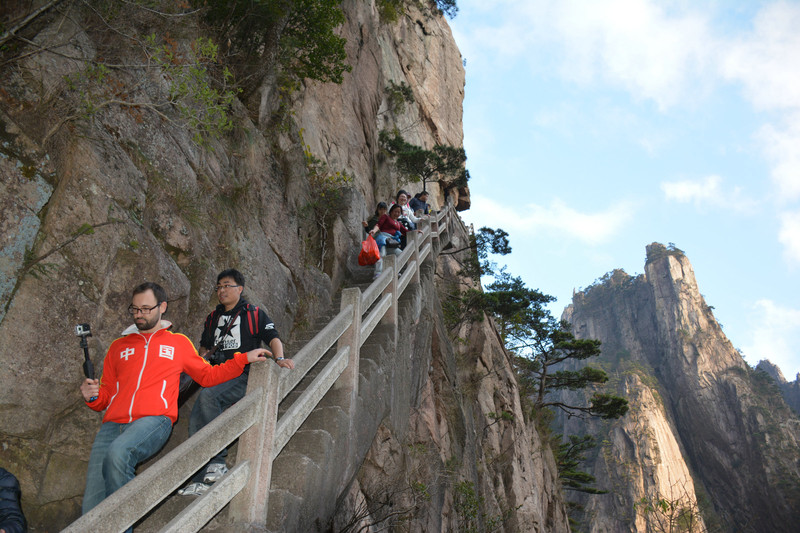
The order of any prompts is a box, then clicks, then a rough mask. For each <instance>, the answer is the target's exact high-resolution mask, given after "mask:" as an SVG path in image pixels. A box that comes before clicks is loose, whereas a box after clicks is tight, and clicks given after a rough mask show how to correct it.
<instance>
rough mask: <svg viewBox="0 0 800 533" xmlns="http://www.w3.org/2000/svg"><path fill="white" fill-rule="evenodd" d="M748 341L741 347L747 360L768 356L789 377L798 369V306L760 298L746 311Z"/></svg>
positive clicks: (799, 330)
mask: <svg viewBox="0 0 800 533" xmlns="http://www.w3.org/2000/svg"><path fill="white" fill-rule="evenodd" d="M748 318H749V324H748V329H749V330H750V331H751V338H750V342H749V343H748V344H747V345H745V346H743V347H742V351H743V352H744V353H745V355H746V356H747V358H748V362H750V364H755V363H757V362H758V361H759V360H761V359H769V360H770V361H771V362H772V363H773V364H776V365H778V367H779V368H780V369H781V372H783V375H784V377H785V378H786V379H787V380H789V381H792V380H793V379H794V377H795V374H797V373H798V372H800V348H798V346H800V309H792V308H789V307H785V306H781V305H779V304H777V303H775V302H773V301H772V300H766V299H765V300H759V301H757V302H756V303H755V304H754V305H753V308H752V310H751V313H750V315H749V317H748Z"/></svg>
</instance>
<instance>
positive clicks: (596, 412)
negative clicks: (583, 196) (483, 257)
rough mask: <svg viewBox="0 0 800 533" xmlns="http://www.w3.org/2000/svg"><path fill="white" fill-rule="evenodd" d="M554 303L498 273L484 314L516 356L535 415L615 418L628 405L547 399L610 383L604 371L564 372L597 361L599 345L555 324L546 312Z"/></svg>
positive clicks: (616, 399)
mask: <svg viewBox="0 0 800 533" xmlns="http://www.w3.org/2000/svg"><path fill="white" fill-rule="evenodd" d="M553 300H554V298H553V297H552V296H549V295H547V294H543V293H541V292H539V291H538V290H535V289H530V288H528V287H526V286H525V283H524V282H523V281H522V279H521V278H519V277H512V276H511V275H510V274H508V273H507V272H505V271H501V272H500V273H498V274H497V276H496V277H495V281H494V282H493V283H492V284H490V285H488V286H487V287H486V297H485V299H484V301H485V304H486V307H485V311H486V312H488V313H490V314H491V315H492V316H494V317H495V320H496V322H497V325H498V327H499V328H500V334H501V335H502V337H503V341H504V342H505V345H506V348H508V349H509V351H511V352H512V353H513V354H514V355H515V358H514V362H515V365H516V367H517V372H518V374H519V376H520V386H521V387H522V391H523V392H524V393H526V394H527V395H528V396H529V397H531V399H532V400H533V404H534V407H535V408H536V409H544V408H555V409H561V410H562V411H564V412H566V413H567V414H568V415H569V416H593V417H599V418H603V419H610V418H619V417H621V416H623V415H624V414H625V413H626V412H628V400H626V399H625V398H622V397H620V396H615V395H613V394H608V393H603V392H595V393H594V394H593V395H592V398H591V400H590V402H589V404H588V405H580V404H577V403H567V402H565V401H562V400H559V399H554V398H553V395H552V394H551V393H554V392H556V391H561V390H572V391H575V390H582V389H586V388H587V387H591V386H594V385H601V384H603V383H605V382H607V381H608V375H607V374H606V373H605V371H603V370H601V369H599V368H594V367H591V366H584V367H582V368H579V369H577V370H567V369H564V368H563V367H564V366H565V364H566V363H570V362H575V361H585V360H587V359H589V358H591V357H597V356H598V355H600V353H601V350H600V341H599V340H596V339H576V338H575V335H573V334H572V332H571V331H570V325H569V323H567V322H565V321H559V320H557V319H556V318H554V317H553V316H552V315H551V314H550V311H549V310H547V309H546V308H545V307H544V306H545V305H546V304H547V303H549V302H552V301H553Z"/></svg>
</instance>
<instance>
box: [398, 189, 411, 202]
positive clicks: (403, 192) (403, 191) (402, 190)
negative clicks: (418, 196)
mask: <svg viewBox="0 0 800 533" xmlns="http://www.w3.org/2000/svg"><path fill="white" fill-rule="evenodd" d="M401 194H405V195H406V198H408V197H409V196H411V195H410V194H408V193H407V192H406V191H405V190H404V189H400V190H399V191H397V196H395V197H394V199H395V201H397V199H398V198H400V195H401Z"/></svg>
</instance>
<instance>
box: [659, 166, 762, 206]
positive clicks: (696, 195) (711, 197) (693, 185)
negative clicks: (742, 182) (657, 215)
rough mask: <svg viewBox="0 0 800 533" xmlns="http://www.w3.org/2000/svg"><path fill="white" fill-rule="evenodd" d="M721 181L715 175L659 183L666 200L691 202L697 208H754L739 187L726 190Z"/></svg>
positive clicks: (752, 202)
mask: <svg viewBox="0 0 800 533" xmlns="http://www.w3.org/2000/svg"><path fill="white" fill-rule="evenodd" d="M722 181H723V180H722V178H721V177H719V176H716V175H714V176H706V177H705V178H703V179H701V180H696V181H692V180H682V181H666V182H662V183H661V191H662V192H663V193H664V196H665V197H666V198H667V200H672V201H675V202H678V203H690V202H691V203H694V205H695V206H696V207H698V208H700V207H704V206H713V207H719V208H722V209H730V210H734V211H739V212H747V211H752V210H753V209H754V208H755V205H756V204H755V202H754V201H753V200H750V199H748V198H746V197H745V195H744V194H743V191H742V189H741V187H734V188H733V189H731V190H730V191H728V190H725V189H723V187H722Z"/></svg>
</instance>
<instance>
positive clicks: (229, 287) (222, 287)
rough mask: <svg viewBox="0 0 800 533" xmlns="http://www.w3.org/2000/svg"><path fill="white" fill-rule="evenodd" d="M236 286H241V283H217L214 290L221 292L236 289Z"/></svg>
mask: <svg viewBox="0 0 800 533" xmlns="http://www.w3.org/2000/svg"><path fill="white" fill-rule="evenodd" d="M236 287H241V285H217V286H216V287H214V291H215V292H219V291H222V290H226V289H235V288H236Z"/></svg>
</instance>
